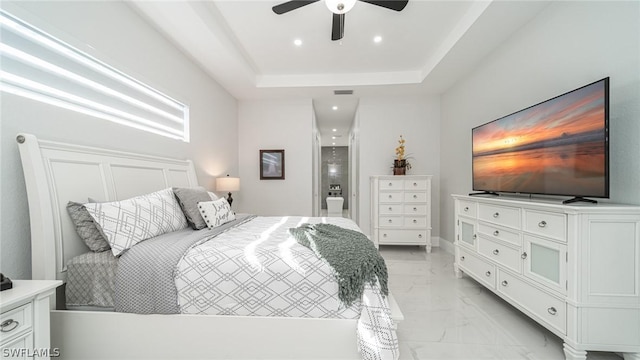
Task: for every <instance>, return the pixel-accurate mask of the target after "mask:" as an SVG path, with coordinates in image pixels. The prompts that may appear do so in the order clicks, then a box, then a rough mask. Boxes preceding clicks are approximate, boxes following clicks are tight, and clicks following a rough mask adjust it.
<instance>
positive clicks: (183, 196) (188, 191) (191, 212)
mask: <svg viewBox="0 0 640 360" xmlns="http://www.w3.org/2000/svg"><path fill="white" fill-rule="evenodd" d="M172 189H173V193H174V194H175V195H176V198H177V199H178V202H179V203H180V208H182V212H183V213H184V216H186V217H187V222H188V223H189V226H191V228H192V229H194V230H200V229H204V228H206V227H207V224H206V223H205V222H204V220H203V219H202V216H201V215H200V210H198V202H200V201H211V197H210V196H209V193H207V190H205V189H204V188H202V187H197V188H177V187H174V188H172Z"/></svg>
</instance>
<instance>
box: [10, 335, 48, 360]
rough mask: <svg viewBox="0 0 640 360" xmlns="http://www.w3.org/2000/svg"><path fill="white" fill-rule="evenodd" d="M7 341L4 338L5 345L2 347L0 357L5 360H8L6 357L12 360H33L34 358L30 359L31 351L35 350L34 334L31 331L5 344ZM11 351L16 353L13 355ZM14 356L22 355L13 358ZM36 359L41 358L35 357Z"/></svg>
mask: <svg viewBox="0 0 640 360" xmlns="http://www.w3.org/2000/svg"><path fill="white" fill-rule="evenodd" d="M4 340H5V339H4V338H3V339H2V341H3V345H2V346H0V354H1V355H0V356H1V357H2V358H3V359H4V358H6V357H5V355H9V356H7V357H9V358H11V359H33V358H32V357H29V356H28V355H29V351H31V350H32V349H33V332H32V331H30V332H28V333H23V334H22V335H21V336H19V337H17V338H15V339H13V340H11V341H8V342H5V341H4ZM25 349H28V350H29V351H24V350H25ZM11 350H14V351H15V352H13V353H12V351H11ZM14 354H17V355H20V356H12V355H14ZM35 358H36V359H40V357H35Z"/></svg>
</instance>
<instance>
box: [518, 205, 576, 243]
mask: <svg viewBox="0 0 640 360" xmlns="http://www.w3.org/2000/svg"><path fill="white" fill-rule="evenodd" d="M566 229H567V220H566V217H565V215H564V214H554V213H550V212H539V211H534V210H525V212H524V230H525V231H528V232H530V233H534V234H537V235H542V236H545V237H550V238H553V239H556V240H560V241H562V242H566V241H567V230H566Z"/></svg>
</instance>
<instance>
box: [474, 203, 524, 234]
mask: <svg viewBox="0 0 640 360" xmlns="http://www.w3.org/2000/svg"><path fill="white" fill-rule="evenodd" d="M478 218H479V219H480V220H484V221H488V222H492V223H494V224H498V225H503V226H507V227H510V228H514V229H518V230H520V209H518V208H512V207H507V206H498V205H490V204H479V206H478Z"/></svg>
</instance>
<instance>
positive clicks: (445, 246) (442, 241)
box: [431, 237, 455, 255]
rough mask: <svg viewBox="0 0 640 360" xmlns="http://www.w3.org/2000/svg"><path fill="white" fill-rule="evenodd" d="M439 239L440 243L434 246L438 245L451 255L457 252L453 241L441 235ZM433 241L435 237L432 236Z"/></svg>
mask: <svg viewBox="0 0 640 360" xmlns="http://www.w3.org/2000/svg"><path fill="white" fill-rule="evenodd" d="M437 239H438V245H434V246H438V247H439V248H440V249H442V250H444V251H446V252H448V253H449V254H451V255H454V254H455V248H454V247H453V243H452V242H451V241H447V240H445V239H441V238H440V237H438V238H437ZM431 242H432V243H433V238H431Z"/></svg>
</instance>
